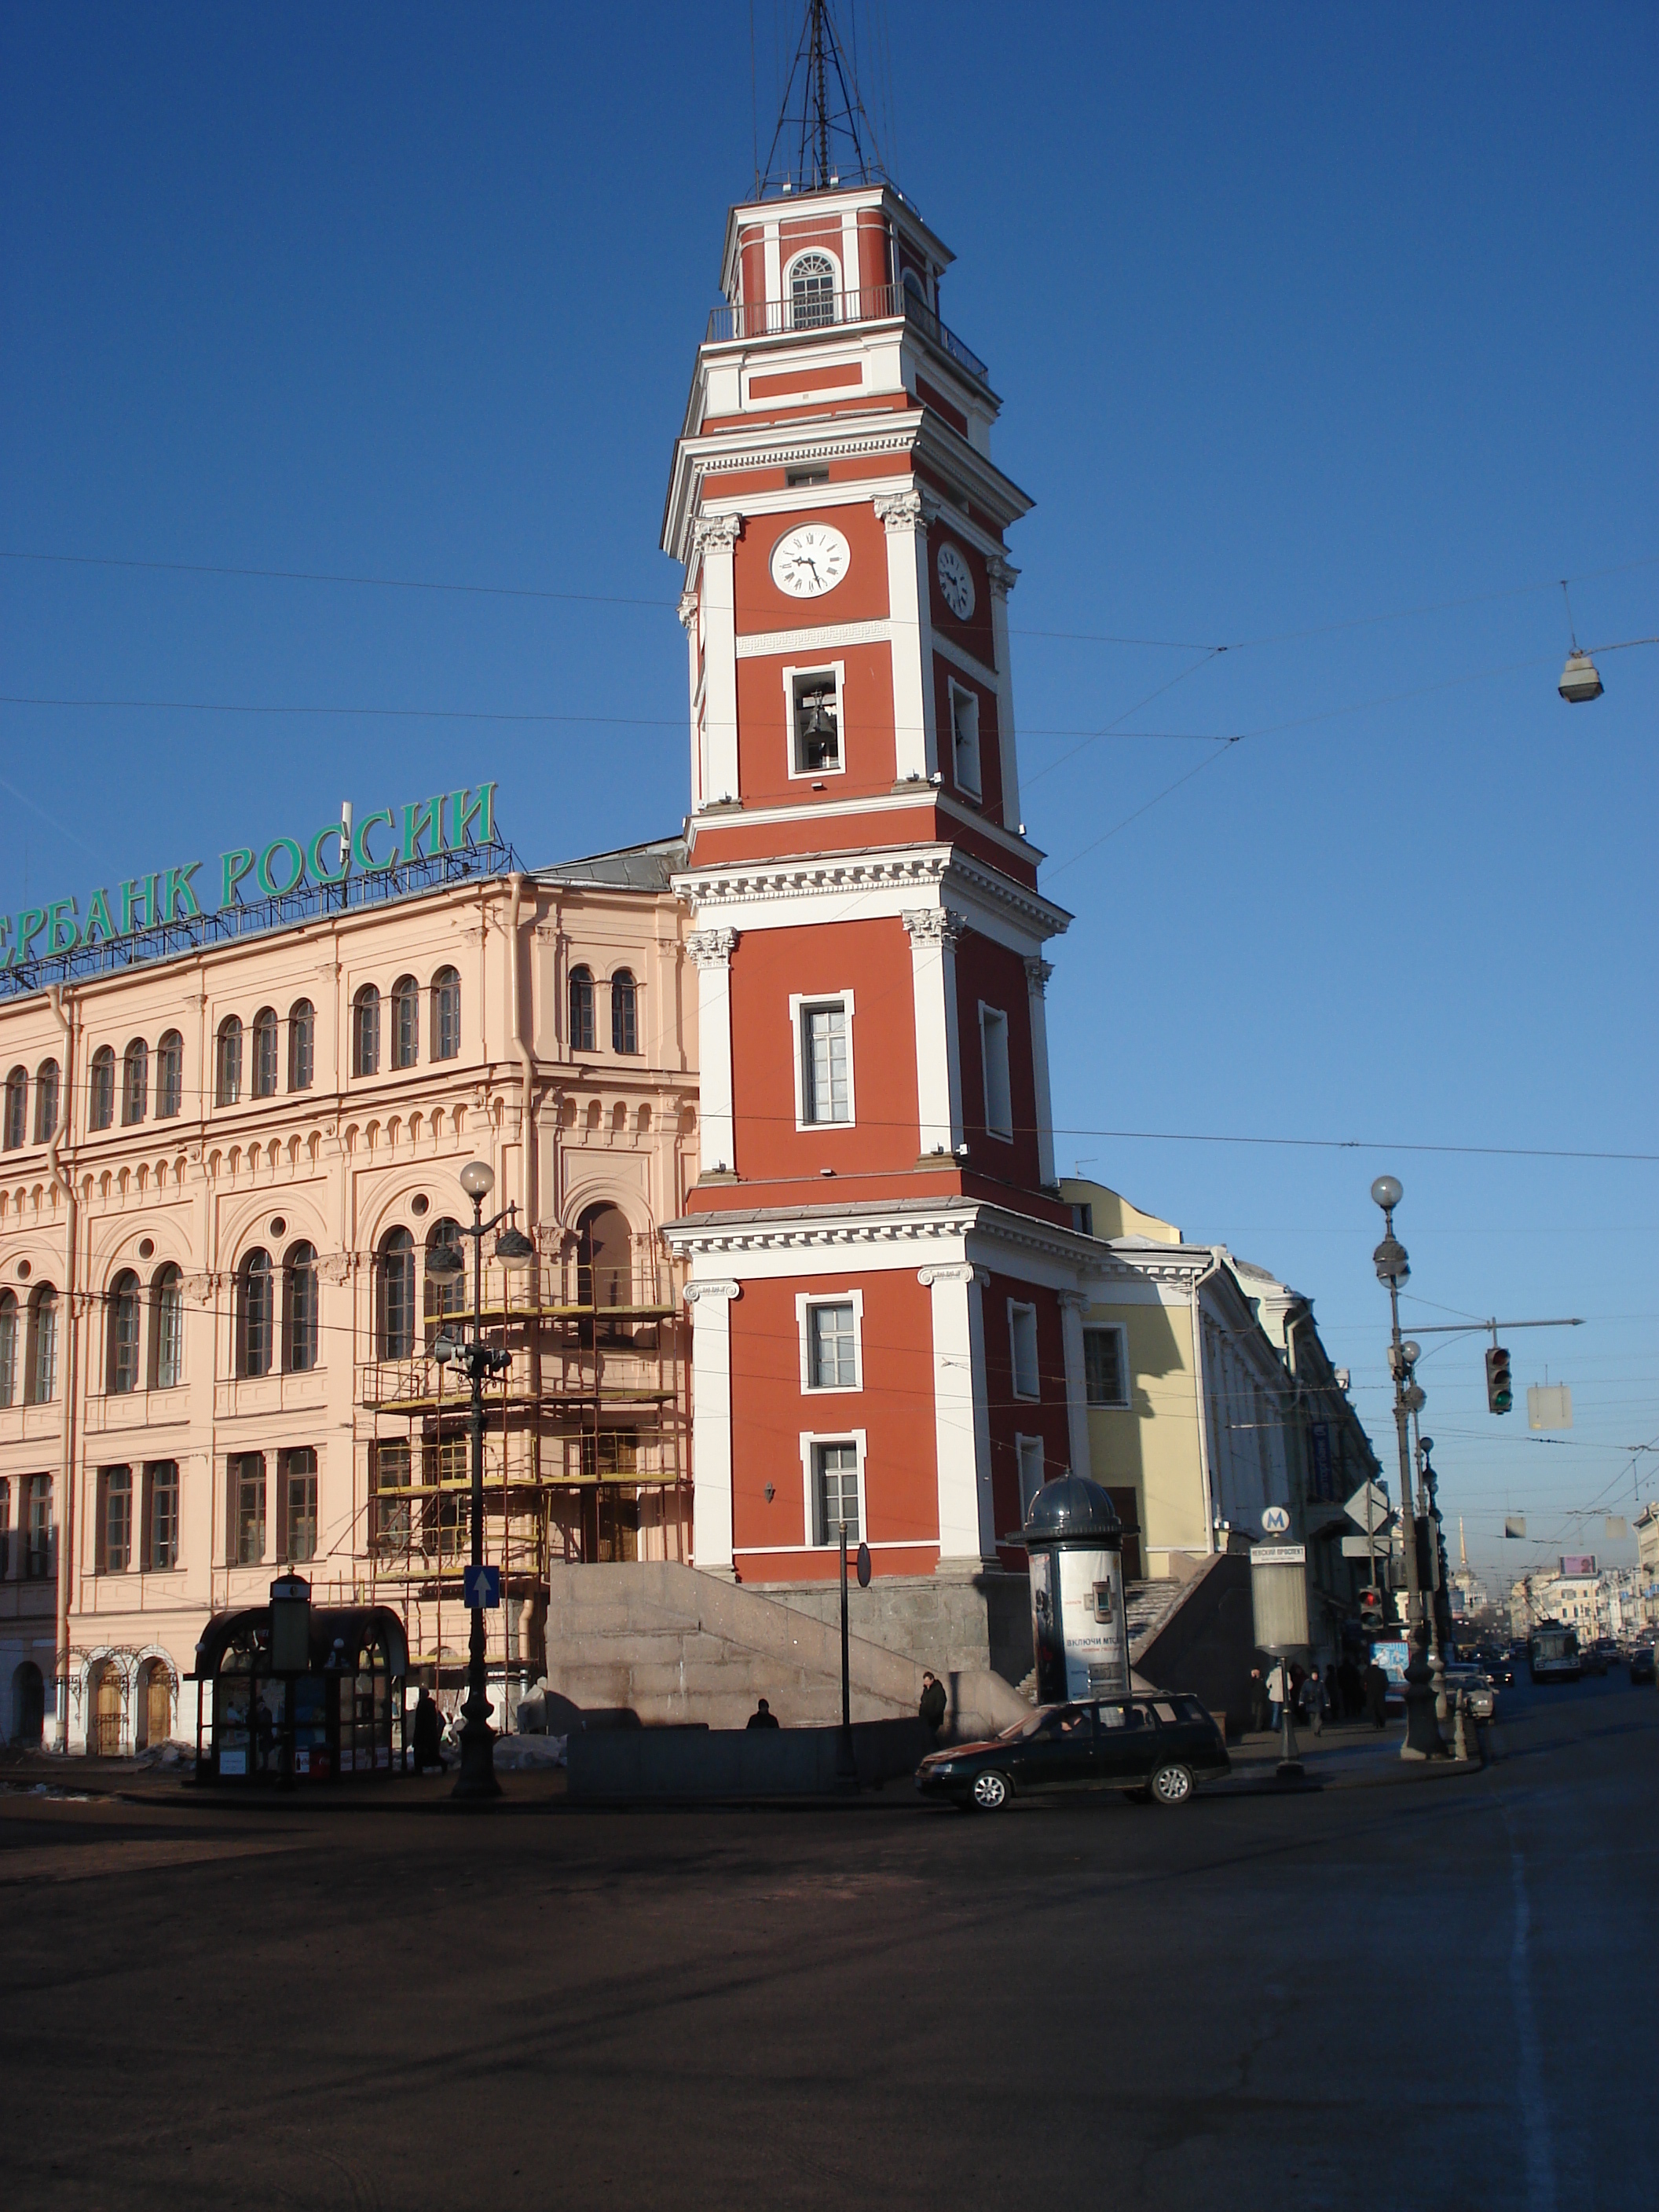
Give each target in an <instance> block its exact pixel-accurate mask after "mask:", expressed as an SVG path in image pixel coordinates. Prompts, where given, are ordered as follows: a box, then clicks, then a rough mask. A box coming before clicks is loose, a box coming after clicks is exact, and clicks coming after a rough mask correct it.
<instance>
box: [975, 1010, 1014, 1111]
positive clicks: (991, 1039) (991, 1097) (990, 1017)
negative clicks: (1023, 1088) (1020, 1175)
mask: <svg viewBox="0 0 1659 2212" xmlns="http://www.w3.org/2000/svg"><path fill="white" fill-rule="evenodd" d="M979 1048H980V1056H981V1060H983V1062H984V1066H985V1127H986V1129H987V1132H988V1133H989V1134H990V1135H992V1136H994V1137H1006V1138H1008V1139H1012V1137H1013V1133H1014V1103H1013V1094H1012V1091H1011V1090H1010V1088H1009V1084H1008V1017H1007V1015H1006V1014H1005V1013H1003V1012H1000V1010H999V1009H998V1008H997V1007H995V1006H984V1005H981V1007H980V1010H979Z"/></svg>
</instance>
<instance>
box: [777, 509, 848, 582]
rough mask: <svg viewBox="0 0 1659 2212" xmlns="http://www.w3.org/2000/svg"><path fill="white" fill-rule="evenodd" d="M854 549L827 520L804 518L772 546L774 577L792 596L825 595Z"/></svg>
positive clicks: (843, 570)
mask: <svg viewBox="0 0 1659 2212" xmlns="http://www.w3.org/2000/svg"><path fill="white" fill-rule="evenodd" d="M851 559H852V550H851V548H850V547H849V546H848V543H847V540H846V539H845V538H843V537H842V534H841V532H840V531H839V530H832V529H831V528H830V526H829V524H828V523H827V522H803V523H802V524H801V525H800V526H799V528H798V529H795V530H792V531H790V532H788V533H787V536H785V537H782V538H779V540H778V542H777V544H775V546H774V547H773V548H772V581H773V582H774V583H775V585H776V586H777V587H778V589H779V590H780V591H781V592H788V594H789V596H790V598H791V599H822V598H823V594H824V593H825V592H833V591H834V590H835V588H836V585H837V584H838V583H840V581H841V580H842V577H843V576H844V575H845V574H847V564H848V562H849V561H850V560H851Z"/></svg>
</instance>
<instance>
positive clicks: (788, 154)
mask: <svg viewBox="0 0 1659 2212" xmlns="http://www.w3.org/2000/svg"><path fill="white" fill-rule="evenodd" d="M885 180H886V171H885V170H884V168H883V167H882V163H881V152H880V149H879V148H878V146H877V144H876V134H875V130H874V127H873V125H872V123H871V121H870V118H869V116H868V115H867V114H866V112H865V108H864V103H863V101H862V100H860V97H859V88H858V81H857V79H856V78H855V77H854V75H853V72H852V70H851V69H850V68H849V66H848V61H847V55H846V50H845V48H844V47H843V46H842V42H841V36H840V33H838V32H837V30H836V18H835V11H834V9H832V8H831V6H830V5H829V0H806V14H805V19H804V21H802V24H801V31H800V43H799V46H797V47H796V49H795V58H794V60H793V62H792V63H791V64H790V67H789V82H788V83H787V85H786V87H785V88H784V94H783V106H782V107H781V110H780V112H779V115H778V127H777V129H776V130H775V131H774V132H773V133H772V145H771V149H770V151H769V153H768V155H767V156H766V169H765V173H763V175H762V176H759V177H757V179H756V180H755V182H756V191H757V197H763V196H764V195H765V194H766V193H767V192H769V191H776V192H821V191H828V190H829V188H830V186H831V185H843V184H846V185H867V184H872V183H876V182H884V181H885Z"/></svg>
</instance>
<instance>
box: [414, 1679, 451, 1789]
mask: <svg viewBox="0 0 1659 2212" xmlns="http://www.w3.org/2000/svg"><path fill="white" fill-rule="evenodd" d="M439 1735H440V1729H439V1722H438V1708H437V1705H436V1704H435V1702H434V1700H433V1696H432V1692H431V1691H430V1690H428V1688H427V1686H426V1685H425V1683H424V1682H423V1683H422V1685H421V1694H420V1696H419V1697H418V1698H416V1700H415V1724H414V1728H413V1729H412V1731H411V1737H410V1741H411V1743H412V1746H413V1749H414V1753H415V1771H416V1774H424V1773H425V1772H426V1770H427V1768H428V1766H435V1767H436V1768H437V1770H438V1771H439V1773H440V1774H441V1773H442V1772H443V1771H444V1755H443V1753H442V1751H441V1749H440V1748H439Z"/></svg>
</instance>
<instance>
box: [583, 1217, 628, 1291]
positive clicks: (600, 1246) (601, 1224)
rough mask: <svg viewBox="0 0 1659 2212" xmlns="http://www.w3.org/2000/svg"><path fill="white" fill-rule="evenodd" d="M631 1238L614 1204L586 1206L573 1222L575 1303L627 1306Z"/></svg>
mask: <svg viewBox="0 0 1659 2212" xmlns="http://www.w3.org/2000/svg"><path fill="white" fill-rule="evenodd" d="M633 1285H634V1237H633V1232H632V1231H630V1230H629V1226H628V1216H627V1215H626V1214H625V1213H624V1212H623V1211H622V1208H621V1207H620V1206H589V1207H588V1209H587V1211H586V1212H585V1213H584V1214H583V1215H582V1217H581V1218H580V1220H579V1221H578V1222H577V1224H576V1303H577V1304H579V1305H584V1306H626V1305H631V1304H633V1303H634V1300H633Z"/></svg>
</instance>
